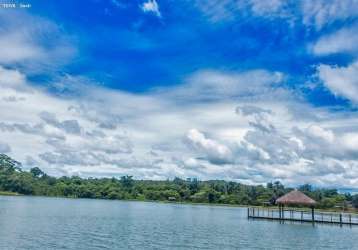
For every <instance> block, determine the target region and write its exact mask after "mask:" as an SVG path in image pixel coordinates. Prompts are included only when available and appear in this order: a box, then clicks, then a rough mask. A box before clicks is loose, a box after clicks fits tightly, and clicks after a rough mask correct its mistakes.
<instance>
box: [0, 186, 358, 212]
mask: <svg viewBox="0 0 358 250" xmlns="http://www.w3.org/2000/svg"><path fill="white" fill-rule="evenodd" d="M0 196H25V197H45V198H64V199H79V200H82V199H88V200H109V201H125V202H126V201H135V202H146V203H160V204H176V205H194V206H213V207H231V208H233V207H238V208H248V207H254V208H271V209H276V206H251V205H240V204H225V203H205V202H190V201H160V200H142V199H121V200H120V199H116V200H112V199H102V198H80V197H66V196H44V195H23V194H18V193H15V192H7V191H0ZM277 209H278V208H277ZM289 209H301V210H305V209H307V210H309V209H308V208H305V207H303V208H302V207H301V208H299V207H289ZM316 211H318V212H336V213H340V212H344V213H354V214H358V209H346V210H342V209H316Z"/></svg>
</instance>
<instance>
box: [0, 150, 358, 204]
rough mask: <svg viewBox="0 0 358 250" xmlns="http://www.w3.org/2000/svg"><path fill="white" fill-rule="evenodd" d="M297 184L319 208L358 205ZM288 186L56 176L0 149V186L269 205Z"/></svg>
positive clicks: (105, 196) (9, 189)
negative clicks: (26, 167)
mask: <svg viewBox="0 0 358 250" xmlns="http://www.w3.org/2000/svg"><path fill="white" fill-rule="evenodd" d="M299 189H300V190H301V191H303V192H304V193H306V194H307V195H309V196H310V197H312V198H313V199H315V200H316V201H318V202H319V206H318V207H320V208H333V207H344V208H345V207H347V206H350V205H353V206H354V207H355V208H358V195H354V196H352V195H350V194H339V193H338V192H337V190H335V189H313V188H312V187H311V186H310V185H308V184H305V185H302V186H301V187H300V188H299ZM291 190H292V188H285V187H284V186H283V185H282V184H281V183H280V182H278V181H276V182H274V183H268V184H267V185H266V187H264V186H262V185H259V186H249V185H243V184H240V183H237V182H232V181H222V180H212V181H199V180H197V179H187V180H182V179H179V178H175V179H174V180H166V181H150V180H134V179H133V178H132V177H131V176H123V177H121V178H120V179H116V178H100V179H97V178H88V179H83V178H80V177H77V176H73V177H66V176H64V177H60V178H55V177H51V176H48V175H47V174H46V173H44V172H43V171H41V169H39V168H38V167H34V168H32V169H31V170H30V171H29V172H27V171H23V170H22V169H21V164H20V163H19V162H17V161H15V160H13V159H11V158H10V157H8V156H7V155H4V154H0V191H3V192H15V193H19V194H24V195H44V196H61V197H73V198H102V199H119V200H122V199H123V200H128V199H134V200H155V201H179V202H193V203H215V204H238V205H262V204H267V205H269V204H274V202H275V199H276V198H277V197H279V196H281V195H283V194H285V193H287V192H289V191H291Z"/></svg>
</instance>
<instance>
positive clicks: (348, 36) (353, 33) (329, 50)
mask: <svg viewBox="0 0 358 250" xmlns="http://www.w3.org/2000/svg"><path fill="white" fill-rule="evenodd" d="M357 30H358V25H355V26H353V27H349V28H343V29H341V30H339V31H337V32H334V33H332V34H329V35H325V36H323V37H321V38H319V40H318V41H317V42H316V43H315V44H314V45H313V46H312V52H313V53H314V54H316V55H328V54H334V53H353V54H355V53H357V52H358V48H357V44H358V33H357Z"/></svg>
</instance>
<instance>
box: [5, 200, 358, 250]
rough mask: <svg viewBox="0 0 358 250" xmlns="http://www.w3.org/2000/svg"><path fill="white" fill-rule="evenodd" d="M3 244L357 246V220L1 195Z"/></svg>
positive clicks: (79, 249) (84, 249) (80, 248)
mask: <svg viewBox="0 0 358 250" xmlns="http://www.w3.org/2000/svg"><path fill="white" fill-rule="evenodd" d="M0 249H4V250H7V249H9V250H12V249H16V250H17V249H29V250H32V249H36V250H37V249H76V250H90V249H345V250H347V249H358V227H352V228H349V227H347V226H346V227H342V228H340V227H339V226H332V225H316V226H315V227H312V225H310V224H290V223H286V224H279V223H278V222H271V221H259V220H255V221H253V220H247V218H246V209H245V208H233V207H215V206H201V205H200V206H199V205H179V204H160V203H149V202H125V201H107V200H87V199H61V198H44V197H7V196H0Z"/></svg>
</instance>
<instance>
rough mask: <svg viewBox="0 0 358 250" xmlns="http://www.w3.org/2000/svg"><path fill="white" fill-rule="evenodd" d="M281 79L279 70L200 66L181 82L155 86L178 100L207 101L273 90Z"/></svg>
mask: <svg viewBox="0 0 358 250" xmlns="http://www.w3.org/2000/svg"><path fill="white" fill-rule="evenodd" d="M283 81H284V75H283V74H282V73H281V72H269V71H266V70H252V71H246V72H241V73H237V72H225V71H215V70H202V71H199V72H196V73H194V74H193V75H192V76H190V77H189V78H188V79H187V80H186V83H185V84H183V85H182V86H178V87H176V88H172V89H169V90H168V89H167V88H165V89H164V90H163V89H159V90H158V93H163V92H164V93H165V95H171V96H173V97H174V98H176V99H178V100H185V101H188V100H195V101H199V100H202V101H203V100H204V101H205V100H206V101H209V100H218V99H221V98H234V97H244V96H246V97H247V96H249V97H250V96H253V95H255V96H259V95H265V94H267V93H273V92H275V91H276V90H278V88H277V85H278V83H281V82H283ZM279 91H280V90H279ZM279 91H278V92H277V94H278V95H280V93H279Z"/></svg>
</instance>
